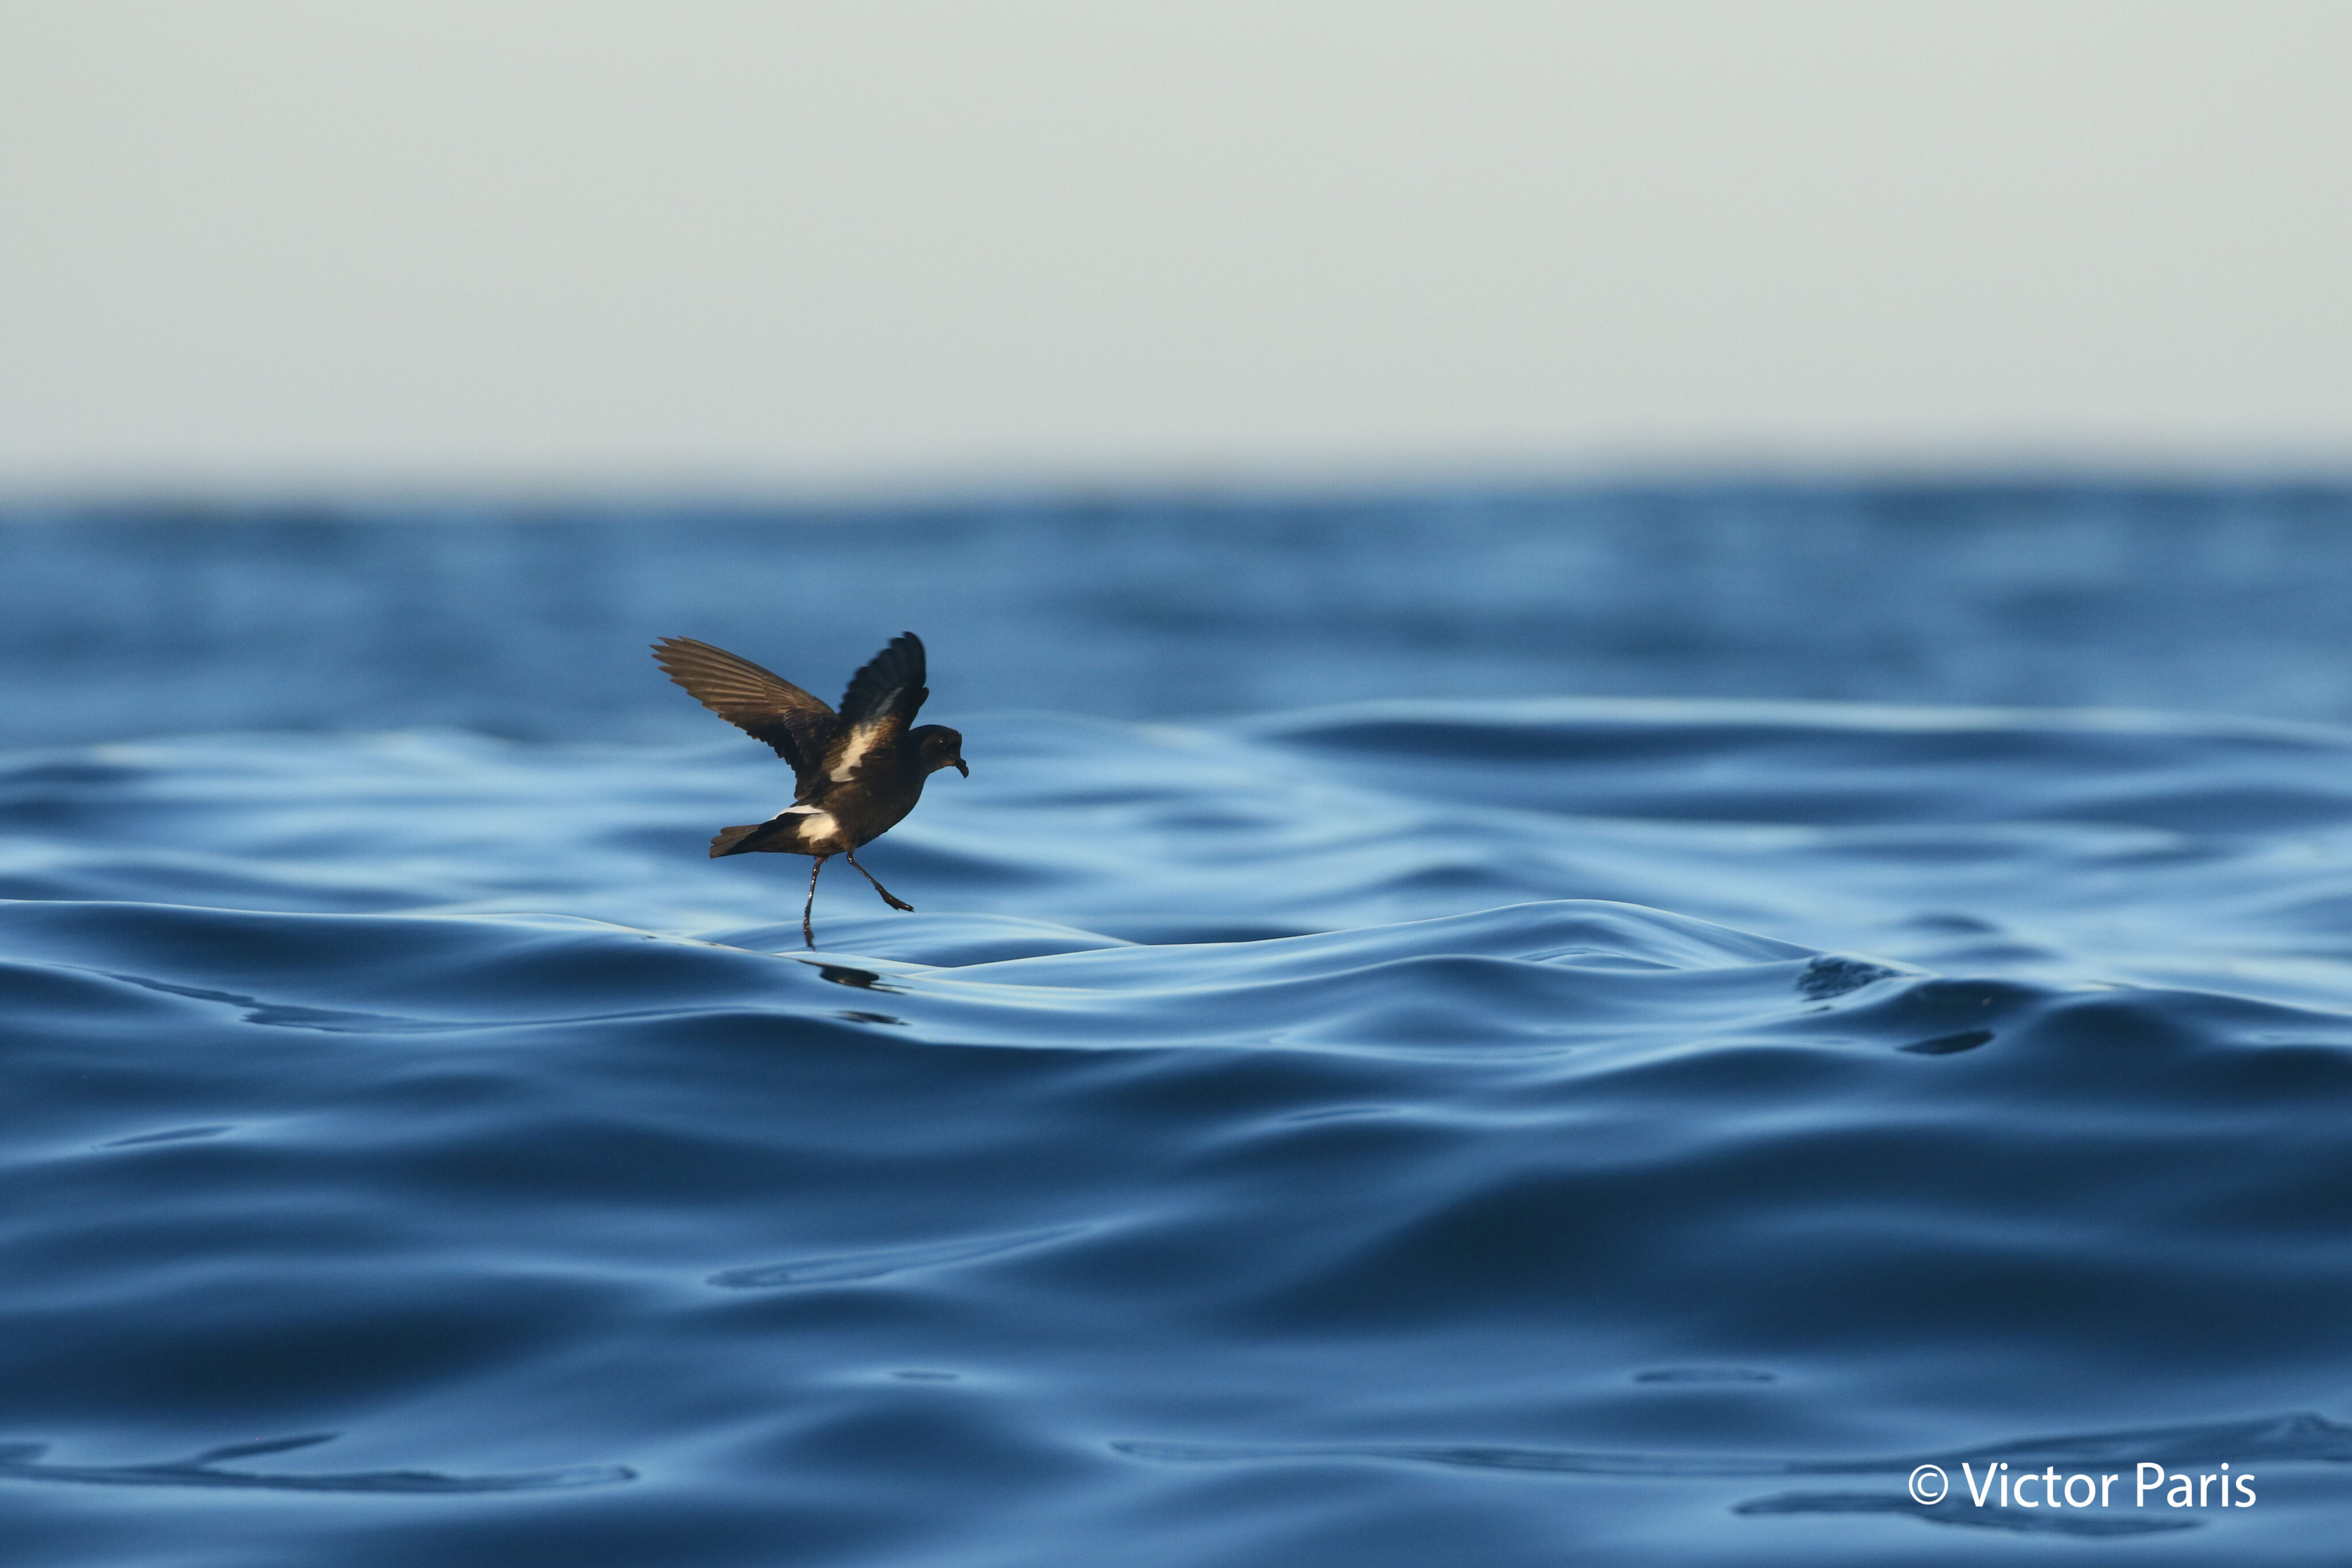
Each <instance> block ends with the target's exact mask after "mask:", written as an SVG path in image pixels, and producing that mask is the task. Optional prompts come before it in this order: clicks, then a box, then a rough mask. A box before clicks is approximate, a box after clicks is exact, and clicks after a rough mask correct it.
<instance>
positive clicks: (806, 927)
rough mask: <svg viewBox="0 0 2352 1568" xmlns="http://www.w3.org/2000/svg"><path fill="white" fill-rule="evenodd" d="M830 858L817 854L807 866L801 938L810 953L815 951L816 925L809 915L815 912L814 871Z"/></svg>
mask: <svg viewBox="0 0 2352 1568" xmlns="http://www.w3.org/2000/svg"><path fill="white" fill-rule="evenodd" d="M832 858H833V857H832V856H831V855H819V856H817V857H816V864H814V865H813V866H811V867H809V895H808V902H807V903H806V904H802V905H801V940H802V941H803V942H805V943H807V944H808V945H809V951H810V952H812V953H814V952H815V951H816V927H815V926H814V925H812V924H811V923H810V919H809V917H810V916H811V915H814V913H815V912H816V873H819V872H821V871H823V870H824V862H827V861H829V860H831V859H832Z"/></svg>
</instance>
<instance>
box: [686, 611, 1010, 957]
mask: <svg viewBox="0 0 2352 1568" xmlns="http://www.w3.org/2000/svg"><path fill="white" fill-rule="evenodd" d="M654 662H655V663H656V664H659V665H661V667H662V668H663V669H664V670H666V671H667V672H668V673H669V678H670V679H671V680H673V681H676V682H677V684H678V685H681V686H684V687H685V688H686V689H687V691H688V693H690V694H691V695H693V697H694V700H695V701H697V702H698V703H700V704H701V705H702V706H704V707H707V708H709V710H710V711H711V712H712V713H715V714H717V715H718V716H719V717H720V718H723V719H725V720H726V721H727V722H728V723H730V724H731V725H733V726H734V727H736V728H738V729H740V730H741V731H743V732H744V733H745V734H746V735H749V736H751V738H752V739H754V740H763V741H766V742H767V743H768V744H769V745H770V746H772V747H775V748H776V755H777V756H779V757H781V758H783V759H784V760H785V761H786V762H789V763H791V764H792V765H793V778H794V779H796V780H798V781H799V785H800V787H799V788H798V789H795V790H794V791H793V803H792V804H791V805H789V806H787V807H785V808H784V810H782V811H781V812H779V813H778V814H777V815H775V816H773V817H771V818H769V819H768V820H767V821H764V822H753V823H751V824H750V825H748V826H745V827H740V828H722V829H720V830H719V836H718V837H717V838H715V839H712V840H711V841H710V858H711V859H713V860H717V859H718V858H719V856H720V855H742V854H751V853H752V852H755V851H758V852H770V853H775V854H793V855H814V856H815V857H816V864H814V866H811V867H810V868H809V887H808V902H807V903H806V904H803V905H802V906H801V940H802V941H803V942H806V943H807V944H808V945H809V946H810V947H811V948H812V949H814V947H815V946H816V927H815V925H814V924H813V921H812V916H813V914H814V910H815V908H816V877H817V873H819V872H821V871H823V870H824V862H826V861H828V860H831V859H832V858H833V857H834V856H835V855H845V856H846V857H847V858H848V861H849V863H850V864H851V865H854V866H857V874H858V875H860V876H862V877H864V878H865V879H866V881H868V882H874V873H872V872H870V871H867V870H866V868H865V867H864V866H862V865H857V851H858V848H859V847H860V846H861V845H864V844H869V843H872V842H873V841H875V840H876V839H878V838H880V837H881V836H882V835H883V834H884V833H887V832H888V831H890V830H891V829H892V828H894V827H896V826H897V825H898V821H899V819H901V818H902V817H904V816H906V814H907V813H908V812H909V811H911V810H914V809H915V802H916V801H918V800H921V799H922V798H923V780H924V779H928V778H929V777H930V776H931V775H932V774H934V773H936V772H938V771H939V770H940V768H954V769H955V770H956V771H957V772H959V773H961V774H962V775H963V776H964V777H965V778H967V779H969V778H971V768H967V767H965V766H964V761H963V737H962V736H961V735H958V734H957V733H956V732H955V731H954V730H951V729H950V728H949V727H947V726H945V725H943V724H926V725H919V726H916V727H914V728H911V729H910V728H908V726H909V725H912V724H914V722H915V715H916V714H917V713H918V712H919V711H920V710H921V708H922V706H923V699H924V698H925V697H928V696H929V695H931V694H930V692H929V690H928V689H926V688H925V686H924V685H923V640H922V639H921V638H919V637H918V636H916V635H915V634H914V633H913V632H900V633H899V634H898V636H896V637H893V638H891V639H890V645H889V646H888V647H887V648H885V649H883V650H882V651H881V652H880V653H877V654H875V655H874V657H873V658H872V659H870V660H868V661H867V662H866V667H865V668H864V669H862V670H860V671H858V672H857V674H855V675H852V676H851V677H850V678H849V689H848V690H847V691H846V692H844V693H843V694H842V696H841V711H840V712H839V713H835V712H834V711H833V710H832V709H831V708H829V707H827V706H824V704H823V703H821V702H819V701H818V700H817V699H816V698H814V697H813V696H811V695H809V694H808V693H806V692H804V691H803V690H801V689H800V687H798V686H796V685H793V683H792V682H790V681H788V680H786V679H784V678H783V677H782V675H779V674H774V673H773V672H772V671H768V670H763V669H761V667H760V666H759V665H757V664H753V663H751V660H749V659H743V658H738V657H737V656H736V655H735V654H733V653H729V652H727V650H726V649H724V648H714V647H712V646H711V645H710V644H709V643H698V642H696V641H695V640H694V639H693V638H691V637H665V638H663V639H662V640H661V641H660V642H658V643H655V644H654ZM874 891H875V892H877V893H878V894H881V895H882V902H883V903H885V904H888V905H889V906H890V907H891V908H893V909H903V910H906V911H907V912H908V913H909V914H912V913H913V912H914V908H915V906H914V905H913V904H906V903H902V902H901V901H900V900H899V899H898V898H897V897H895V896H894V895H893V894H891V892H890V890H889V889H888V888H887V887H884V886H883V885H882V884H881V883H878V882H874Z"/></svg>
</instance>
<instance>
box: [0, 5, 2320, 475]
mask: <svg viewBox="0 0 2352 1568" xmlns="http://www.w3.org/2000/svg"><path fill="white" fill-rule="evenodd" d="M2347 83H2352V5H2345V4H2343V3H2341V0H2304V3H2294V0H2288V3H2282V0H2222V3H2195V4H2176V3H2167V0H2112V3H2111V0H1965V3H1952V4H1929V3H1910V0H1744V3H1738V4H1727V3H1717V0H1628V3H1623V4H1619V3H1613V0H1612V3H1592V4H1577V3H1572V0H1555V3H1550V4H1517V3H1504V0H1433V3H1413V4H1391V3H1385V0H1332V3H1328V4H1324V3H1304V0H1237V3H1227V0H1175V3H1170V4H1128V3H1121V0H1066V3H1062V0H1056V3H1043V0H991V3H988V4H974V3H972V0H939V3H906V0H838V3H832V4H822V5H811V4H793V3H787V0H746V3H740V4H739V3H727V0H646V3H637V4H609V3H599V0H387V3H383V4H377V3H372V0H334V3H331V4H319V3H317V0H274V3H263V0H40V3H35V0H0V490H7V491H14V492H16V493H18V494H25V493H56V492H60V491H62V492H68V493H73V492H91V491H109V492H122V491H152V490H158V489H171V490H177V491H188V490H194V491H199V492H202V491H207V490H209V491H217V492H222V493H253V492H288V491H303V490H310V491H331V492H346V493H348V492H359V491H366V490H372V489H383V488H389V489H394V490H401V491H419V490H443V491H446V490H452V489H467V488H486V489H494V490H509V491H512V490H520V491H532V490H541V491H567V492H575V493H577V492H588V493H595V492H613V491H642V490H647V489H659V488H665V487H668V488H678V487H683V488H690V489H700V490H719V491H727V490H767V491H783V492H804V493H823V492H833V491H870V490H875V489H883V490H888V489H938V488H942V487H950V486H958V485H966V484H999V483H1011V484H1029V483H1039V482H1043V483H1047V484H1057V483H1059V484H1070V483H1081V484H1094V483H1105V482H1108V483H1151V484H1159V483H1212V484H1216V483H1234V482H1250V481H1261V480H1269V479H1271V480H1277V481H1286V480H1291V479H1305V480H1307V481H1310V482H1322V481H1327V480H1329V479H1334V478H1337V479H1340V480H1343V481H1361V480H1367V479H1370V480H1378V479H1381V478H1386V477H1391V476H1428V475H1444V474H1457V473H1458V474H1485V475H1533V474H1544V475H1570V476H1573V475H1578V474H1585V473H1596V472H1624V471H1629V470H1630V471H1640V472H1644V473H1656V472H1659V471H1661V470H1672V469H1675V468H1680V467H1685V466H1691V465H1697V466H1703V467H1706V468H1711V469H1717V470H1721V469H1727V468H1728V469H1740V470H1773V469H1789V468H1822V467H1830V468H1839V469H1849V468H1856V467H1865V468H1881V469H1883V468H1889V467H1893V468H1906V467H1928V468H1937V469H1949V468H1952V467H1955V466H1958V467H1969V466H1978V465H2036V466H2047V465H2118V464H2123V465H2147V466H2155V467H2161V468H2166V469H2181V468H2194V467H2198V466H2200V465H2225V466H2246V465H2264V464H2276V463H2288V464H2294V465H2302V466H2305V467H2311V466H2320V467H2326V468H2329V469H2333V470H2337V471H2341V470H2343V469H2346V468H2352V285H2348V284H2347V280H2352V89H2347Z"/></svg>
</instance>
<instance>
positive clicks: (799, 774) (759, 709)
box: [654, 637, 922, 796]
mask: <svg viewBox="0 0 2352 1568" xmlns="http://www.w3.org/2000/svg"><path fill="white" fill-rule="evenodd" d="M915 659H916V664H917V667H918V668H919V667H920V665H921V662H922V652H921V649H920V647H919V646H918V648H917V650H916V653H915ZM654 662H655V663H656V664H659V665H661V667H662V668H663V669H664V670H666V671H667V672H668V674H669V678H670V679H671V680H673V681H676V682H677V684H678V685H681V686H684V687H685V688H686V689H687V691H688V693H689V694H690V695H692V696H693V698H694V700H695V701H697V702H698V703H700V704H701V705H702V706H704V707H707V708H709V710H710V711H711V712H712V713H715V714H717V715H718V716H719V717H720V718H723V719H725V720H726V721H727V722H728V723H729V724H731V725H733V726H734V727H736V728H738V729H740V730H741V731H742V732H743V733H744V734H746V735H748V736H750V737H752V738H753V739H754V740H763V741H765V742H767V743H768V744H769V745H770V746H772V747H775V748H776V755H777V756H779V757H781V758H783V759H784V760H785V761H786V762H789V763H791V764H792V768H793V777H794V778H795V779H798V780H799V782H800V786H801V788H800V793H801V794H802V795H803V796H805V795H806V794H807V793H808V791H809V789H810V788H811V787H812V786H813V785H814V784H815V783H816V782H817V781H818V780H819V779H821V778H822V777H823V775H822V774H821V773H820V771H819V769H818V767H817V763H818V760H819V759H820V758H823V757H824V755H825V752H826V750H827V748H828V747H830V746H831V745H832V743H833V742H834V740H835V734H834V732H835V727H837V726H838V725H839V723H840V721H839V719H837V718H836V717H835V715H834V711H833V710H832V709H831V708H829V707H827V706H824V703H823V702H822V701H820V700H818V699H817V698H815V697H814V696H811V695H809V694H808V693H806V692H804V691H803V690H801V689H800V687H798V686H796V685H793V683H792V682H790V681H788V680H786V679H784V678H783V676H782V675H779V674H776V673H775V672H774V671H772V670H763V669H761V667H760V666H759V665H757V664H753V663H751V660H749V659H746V658H741V657H740V656H738V655H736V654H734V653H729V652H728V651H727V650H726V649H724V648H714V647H712V646H711V645H710V644H709V643H698V642H696V641H695V640H694V639H693V638H691V637H665V638H663V639H662V640H661V641H660V642H658V643H655V644H654ZM872 667H873V666H872V665H868V666H867V668H868V669H871V668H872ZM861 678H863V673H862V672H861ZM852 685H853V689H854V687H855V683H853V684H852Z"/></svg>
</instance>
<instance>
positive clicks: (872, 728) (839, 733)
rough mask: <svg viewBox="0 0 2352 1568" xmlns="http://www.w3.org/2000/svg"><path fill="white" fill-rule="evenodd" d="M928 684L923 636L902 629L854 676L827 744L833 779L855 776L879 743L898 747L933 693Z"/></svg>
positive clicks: (829, 776)
mask: <svg viewBox="0 0 2352 1568" xmlns="http://www.w3.org/2000/svg"><path fill="white" fill-rule="evenodd" d="M929 695H931V694H930V691H929V688H927V687H926V686H925V685H923V640H922V639H921V638H920V637H918V636H916V635H915V634H914V633H913V632H899V633H898V635H897V636H896V637H893V638H891V639H890V645H889V646H888V647H887V648H884V649H883V650H882V651H881V652H880V653H877V654H875V655H874V657H873V658H871V659H869V660H867V661H866V667H865V668H864V669H862V670H860V671H858V672H857V673H856V674H854V675H852V676H850V677H849V689H848V690H847V691H845V692H844V693H842V695H841V716H840V717H839V718H838V719H837V720H836V721H835V723H836V725H837V726H838V727H836V728H835V730H834V732H833V734H832V735H831V736H830V737H828V741H827V744H826V746H825V748H824V764H823V772H824V778H825V779H827V780H829V781H831V782H833V783H836V784H837V783H841V782H843V781H844V780H845V779H850V778H851V777H853V776H854V775H855V774H856V772H857V769H858V766H859V765H860V764H861V763H863V762H864V761H865V760H866V756H867V755H868V754H869V753H871V752H872V751H873V750H874V748H875V747H877V746H878V747H885V748H892V747H896V746H897V745H898V741H899V740H900V739H901V738H902V737H904V736H905V735H906V733H907V727H908V726H909V725H911V724H913V723H914V722H915V716H916V715H917V714H918V713H920V712H921V711H922V708H923V701H924V699H925V698H927V697H929Z"/></svg>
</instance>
